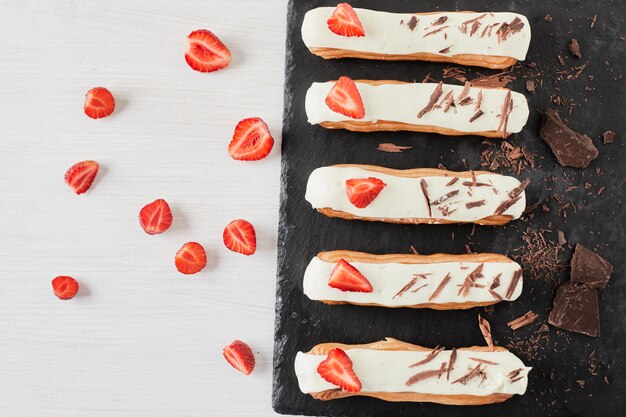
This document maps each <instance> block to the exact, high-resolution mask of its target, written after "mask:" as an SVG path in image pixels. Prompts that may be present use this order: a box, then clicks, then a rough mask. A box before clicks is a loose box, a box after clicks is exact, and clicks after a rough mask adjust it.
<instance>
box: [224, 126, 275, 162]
mask: <svg viewBox="0 0 626 417" xmlns="http://www.w3.org/2000/svg"><path fill="white" fill-rule="evenodd" d="M273 146H274V138H273V137H272V135H271V134H270V130H269V128H268V127H267V124H265V122H264V121H263V120H262V119H260V118H258V117H250V118H248V119H243V120H242V121H240V122H239V123H237V126H236V127H235V133H234V134H233V139H232V140H231V141H230V144H229V145H228V153H229V154H230V156H231V157H232V158H233V159H236V160H238V161H258V160H259V159H263V158H265V157H266V156H267V155H269V153H270V151H271V150H272V147H273Z"/></svg>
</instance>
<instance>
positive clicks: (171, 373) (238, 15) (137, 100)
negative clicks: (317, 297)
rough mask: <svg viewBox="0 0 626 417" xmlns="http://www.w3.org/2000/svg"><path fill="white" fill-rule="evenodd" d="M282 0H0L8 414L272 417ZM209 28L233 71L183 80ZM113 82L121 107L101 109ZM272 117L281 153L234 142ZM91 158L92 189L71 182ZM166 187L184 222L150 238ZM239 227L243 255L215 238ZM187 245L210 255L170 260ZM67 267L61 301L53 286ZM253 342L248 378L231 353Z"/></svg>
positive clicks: (0, 394) (2, 387)
mask: <svg viewBox="0 0 626 417" xmlns="http://www.w3.org/2000/svg"><path fill="white" fill-rule="evenodd" d="M286 3H287V2H286V0H180V1H171V0H159V1H154V0H142V1H138V0H132V1H131V0H114V1H112V0H106V1H103V0H55V1H45V0H39V1H38V0H0V95H1V99H0V141H1V143H2V147H1V149H0V216H1V218H2V220H1V221H0V224H2V227H1V229H0V236H1V237H0V265H1V266H0V283H1V286H0V416H2V417H24V416H28V417H31V416H46V417H54V416H63V417H71V416H77V417H95V416H103V417H104V416H106V417H112V416H120V417H128V416H150V417H159V416H163V417H166V416H167V417H172V416H185V417H190V416H203V417H206V416H253V415H264V416H267V415H274V412H273V411H272V409H271V374H272V366H271V361H272V343H273V336H272V333H273V327H274V283H275V262H276V261H275V259H276V235H277V230H276V229H277V222H278V196H279V170H280V136H281V132H280V129H281V119H282V97H283V71H284V69H283V65H284V41H285V40H284V37H285V21H286ZM199 28H206V29H210V30H212V31H214V32H215V33H216V34H217V35H218V36H219V37H220V38H221V39H222V40H223V41H224V42H225V43H226V44H227V45H228V47H229V48H230V49H231V51H232V54H233V60H232V64H231V66H230V67H229V68H227V69H226V70H223V71H219V72H216V73H212V74H202V73H198V72H194V71H192V70H191V69H190V68H189V67H188V66H187V64H186V63H185V59H184V52H185V46H186V36H187V34H188V33H190V32H191V31H192V30H194V29H199ZM95 86H105V87H107V88H109V89H110V90H111V91H112V92H113V94H114V95H115V98H116V101H117V108H116V110H115V113H114V114H113V116H111V117H109V118H106V119H102V120H91V119H89V118H87V117H86V116H85V115H84V114H83V111H82V106H83V99H84V95H85V92H86V91H87V90H88V89H90V88H91V87H95ZM250 116H260V117H262V118H263V119H264V120H265V121H266V122H267V123H268V124H269V126H270V128H271V131H272V133H273V135H274V138H275V139H276V145H275V147H274V150H273V151H272V153H271V154H270V156H269V157H268V158H267V159H265V160H263V161H259V162H252V163H243V162H236V161H233V160H232V159H231V158H230V157H229V156H228V153H227V152H226V147H227V145H228V142H229V141H230V139H231V137H232V133H233V129H234V126H235V124H236V123H237V122H238V121H239V120H240V119H242V118H245V117H250ZM84 159H95V160H97V161H98V162H99V163H100V165H101V171H100V173H99V176H98V178H97V180H96V182H95V183H94V186H93V187H92V188H91V190H90V191H89V192H88V193H87V194H84V195H82V196H76V195H74V194H73V193H72V192H71V191H70V190H69V189H68V187H67V186H66V185H65V184H64V182H63V174H64V172H65V170H66V169H67V168H68V167H69V166H71V165H72V164H73V163H75V162H77V161H80V160H84ZM155 198H165V199H166V200H168V201H169V203H170V205H171V206H172V210H173V214H174V223H173V226H172V228H171V229H170V230H169V231H167V232H166V233H165V234H163V235H158V236H148V235H146V234H145V233H144V232H143V230H142V229H141V228H140V227H139V225H138V220H137V215H138V212H139V209H140V208H141V207H142V206H143V205H144V204H146V203H148V202H150V201H152V200H154V199H155ZM235 218H245V219H247V220H249V221H251V222H252V223H253V224H254V226H255V227H256V230H257V235H258V244H259V245H258V250H257V254H255V255H254V256H251V257H245V256H242V255H238V254H234V253H232V252H229V251H228V250H226V249H225V248H224V246H223V244H222V229H223V227H224V226H225V225H226V224H227V223H228V222H229V221H230V220H232V219H235ZM187 241H198V242H200V243H202V244H203V245H204V246H205V248H206V250H207V254H208V258H209V261H208V266H207V268H206V269H205V270H204V271H202V272H201V273H199V274H197V275H194V276H189V277H187V276H183V275H181V274H179V273H178V272H177V271H176V270H175V268H174V261H173V257H174V254H175V252H176V251H177V250H178V248H179V247H180V246H181V245H182V244H183V243H185V242H187ZM57 275H72V276H74V277H75V278H76V279H77V280H78V281H79V282H80V285H81V290H80V293H79V295H78V296H77V297H76V298H75V299H73V300H71V301H66V302H62V301H60V300H58V299H57V298H56V297H55V296H54V295H53V293H52V288H51V285H50V281H51V280H52V278H54V277H55V276H57ZM233 339H242V340H244V341H246V342H248V343H249V344H250V345H251V346H252V348H253V350H254V352H255V354H256V358H257V366H256V369H255V371H254V373H253V374H252V375H251V376H249V377H245V376H243V375H241V374H239V373H238V372H236V371H235V370H233V369H232V368H231V367H230V365H228V364H227V363H226V362H225V360H224V359H223V357H222V348H223V347H224V346H225V345H227V344H228V343H230V342H231V341H232V340H233Z"/></svg>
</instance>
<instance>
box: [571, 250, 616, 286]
mask: <svg viewBox="0 0 626 417" xmlns="http://www.w3.org/2000/svg"><path fill="white" fill-rule="evenodd" d="M571 268H572V272H571V278H572V281H573V282H581V283H583V284H587V285H588V286H589V287H590V288H596V289H599V288H604V287H606V285H607V284H608V283H609V279H610V278H611V273H612V272H613V265H611V264H610V263H609V262H608V261H607V260H606V259H604V258H603V257H602V256H600V255H598V254H597V253H595V252H592V251H590V250H589V249H587V248H586V247H584V246H583V245H581V244H580V243H578V244H577V245H576V248H575V249H574V256H573V257H572V264H571Z"/></svg>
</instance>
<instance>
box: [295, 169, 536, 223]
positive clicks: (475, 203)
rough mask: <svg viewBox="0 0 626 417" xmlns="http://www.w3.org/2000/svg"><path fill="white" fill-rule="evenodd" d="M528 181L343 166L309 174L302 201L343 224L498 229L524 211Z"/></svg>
mask: <svg viewBox="0 0 626 417" xmlns="http://www.w3.org/2000/svg"><path fill="white" fill-rule="evenodd" d="M528 183H529V180H525V181H524V182H520V181H519V180H517V179H516V178H513V177H510V176H505V175H499V174H494V173H491V172H486V171H468V172H453V171H447V170H442V169H431V168H417V169H408V170H397V169H390V168H384V167H379V166H373V165H356V164H346V165H333V166H327V167H322V168H317V169H316V170H314V171H313V172H312V173H311V175H310V176H309V180H308V183H307V188H306V194H305V198H306V200H307V201H308V202H309V203H310V204H311V205H312V206H313V208H314V209H316V210H317V211H319V212H320V213H322V214H324V215H326V216H329V217H340V218H343V219H347V220H355V219H358V220H368V221H381V222H389V223H405V224H419V223H429V224H443V223H476V224H481V225H502V224H505V223H508V222H509V221H511V220H513V219H518V218H520V216H521V215H522V213H523V212H524V209H525V207H526V194H525V191H524V190H525V188H526V186H527V185H528Z"/></svg>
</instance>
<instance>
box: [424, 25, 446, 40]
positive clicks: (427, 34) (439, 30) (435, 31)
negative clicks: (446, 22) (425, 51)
mask: <svg viewBox="0 0 626 417" xmlns="http://www.w3.org/2000/svg"><path fill="white" fill-rule="evenodd" d="M449 27H450V26H442V27H440V28H439V29H435V30H431V31H430V32H428V33H426V34H425V35H424V36H422V38H425V37H426V36H430V35H434V34H435V33H437V32H441V31H442V30H444V29H446V28H449Z"/></svg>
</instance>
